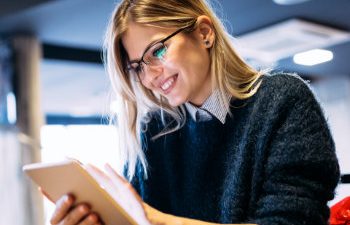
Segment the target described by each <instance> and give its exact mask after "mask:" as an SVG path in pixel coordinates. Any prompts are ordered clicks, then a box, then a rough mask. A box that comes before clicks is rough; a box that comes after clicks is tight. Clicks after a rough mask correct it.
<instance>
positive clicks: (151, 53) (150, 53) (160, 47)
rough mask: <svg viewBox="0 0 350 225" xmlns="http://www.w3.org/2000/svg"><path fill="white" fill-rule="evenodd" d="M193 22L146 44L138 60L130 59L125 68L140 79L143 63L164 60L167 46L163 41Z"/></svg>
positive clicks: (156, 63)
mask: <svg viewBox="0 0 350 225" xmlns="http://www.w3.org/2000/svg"><path fill="white" fill-rule="evenodd" d="M195 23H196V21H194V22H193V23H191V24H190V25H189V26H186V27H183V28H181V29H178V30H177V31H175V32H174V33H172V34H170V35H169V36H167V37H165V38H164V39H162V40H160V41H158V42H156V43H153V44H152V45H150V46H148V47H147V48H146V49H145V51H144V52H143V54H142V57H141V59H140V60H132V61H130V62H129V63H128V65H127V70H128V71H129V72H131V73H132V74H135V75H136V76H135V77H136V79H137V81H142V80H143V79H144V77H145V68H144V65H143V64H145V65H147V66H159V65H161V64H162V63H163V62H164V60H165V55H166V53H167V50H168V48H167V46H166V45H165V42H166V41H167V40H169V39H170V38H172V37H174V36H175V35H177V34H178V33H180V32H182V31H184V30H186V29H188V28H190V27H192V26H193V25H194V24H195Z"/></svg>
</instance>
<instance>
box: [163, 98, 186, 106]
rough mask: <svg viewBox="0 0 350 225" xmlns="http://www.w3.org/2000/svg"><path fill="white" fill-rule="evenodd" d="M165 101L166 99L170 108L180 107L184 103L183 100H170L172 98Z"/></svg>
mask: <svg viewBox="0 0 350 225" xmlns="http://www.w3.org/2000/svg"><path fill="white" fill-rule="evenodd" d="M167 99H168V102H169V105H171V106H172V107H177V106H180V105H182V104H184V103H185V102H186V101H185V100H183V99H172V98H167Z"/></svg>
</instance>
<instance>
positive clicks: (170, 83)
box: [161, 77, 175, 91]
mask: <svg viewBox="0 0 350 225" xmlns="http://www.w3.org/2000/svg"><path fill="white" fill-rule="evenodd" d="M174 81H175V79H174V77H172V78H170V79H169V80H168V81H167V82H165V83H164V84H163V85H162V87H161V88H162V89H163V91H165V90H166V89H168V88H169V87H170V86H171V85H172V84H173V83H174Z"/></svg>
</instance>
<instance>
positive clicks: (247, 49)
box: [234, 19, 350, 65]
mask: <svg viewBox="0 0 350 225" xmlns="http://www.w3.org/2000/svg"><path fill="white" fill-rule="evenodd" d="M348 41H350V32H348V31H344V30H340V29H337V28H334V27H330V26H326V25H322V24H317V23H314V22H310V21H306V20H302V19H290V20H286V21H283V22H280V23H278V24H274V25H271V26H268V27H264V28H261V29H259V30H255V31H252V32H249V33H247V34H244V35H241V36H239V37H238V38H237V40H236V42H235V43H234V45H235V46H236V48H237V49H238V50H239V52H240V53H241V55H242V56H243V57H244V58H245V59H246V60H248V61H255V62H260V64H261V65H265V64H267V65H268V64H273V63H275V62H277V61H279V60H281V59H284V58H288V57H292V56H293V55H294V54H296V53H299V52H304V51H308V50H310V49H325V48H329V47H330V46H333V45H337V44H340V43H344V42H348Z"/></svg>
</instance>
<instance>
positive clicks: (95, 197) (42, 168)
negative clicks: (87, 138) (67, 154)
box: [23, 160, 137, 225]
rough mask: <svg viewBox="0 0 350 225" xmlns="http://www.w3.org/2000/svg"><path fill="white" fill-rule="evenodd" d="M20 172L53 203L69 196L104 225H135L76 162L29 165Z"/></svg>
mask: <svg viewBox="0 0 350 225" xmlns="http://www.w3.org/2000/svg"><path fill="white" fill-rule="evenodd" d="M23 170H24V171H25V173H26V174H27V175H28V176H29V177H30V178H31V179H32V180H33V181H34V182H35V183H36V184H37V185H38V186H40V187H41V188H42V189H43V190H44V191H45V193H46V194H47V195H48V197H49V198H50V199H51V200H52V201H54V202H56V201H57V200H58V199H59V198H60V197H62V196H63V195H65V194H68V193H70V194H73V195H74V196H75V199H76V204H78V203H88V204H89V205H90V206H92V210H93V211H94V212H97V213H98V215H99V216H100V217H101V219H102V220H103V221H104V223H105V224H106V225H136V224H137V223H136V222H135V220H134V219H133V218H131V217H130V215H129V214H128V213H127V212H125V210H124V209H123V208H122V207H121V206H120V205H119V204H118V203H117V202H116V201H115V200H114V199H113V198H112V197H111V196H110V195H109V194H108V192H107V191H106V190H105V189H104V188H103V187H101V186H100V185H99V183H98V182H97V181H96V180H95V179H94V178H93V177H92V176H91V175H90V174H89V173H88V172H87V171H86V170H85V169H84V167H83V166H82V164H80V163H79V162H78V161H76V160H67V161H63V162H59V163H35V164H29V165H25V166H24V167H23Z"/></svg>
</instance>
